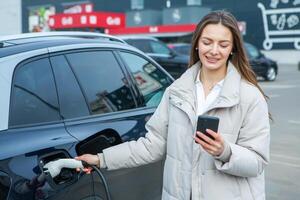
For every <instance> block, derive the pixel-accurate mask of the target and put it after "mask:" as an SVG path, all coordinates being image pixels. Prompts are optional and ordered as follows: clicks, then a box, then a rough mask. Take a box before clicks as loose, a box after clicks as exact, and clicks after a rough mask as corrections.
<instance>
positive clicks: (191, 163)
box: [77, 11, 270, 200]
mask: <svg viewBox="0 0 300 200" xmlns="http://www.w3.org/2000/svg"><path fill="white" fill-rule="evenodd" d="M199 115H209V116H216V117H218V118H219V119H220V124H219V130H218V133H216V132H213V131H212V130H207V132H208V133H209V134H210V135H211V136H212V137H213V138H214V140H213V139H210V138H209V137H207V136H205V135H204V134H203V133H200V132H197V133H196V134H197V136H198V137H200V138H201V139H199V138H198V137H195V136H194V135H195V132H196V123H197V117H198V116H199ZM146 128H147V130H148V133H147V134H146V136H145V137H144V138H140V139H139V140H138V141H131V142H127V143H123V144H120V145H118V146H114V147H112V148H108V149H105V150H104V151H103V154H99V155H98V156H97V155H90V154H85V155H82V156H80V157H77V159H78V160H84V161H86V162H88V163H90V164H97V165H100V166H101V167H106V168H107V169H108V170H113V169H119V168H128V167H135V166H139V165H144V164H147V163H151V162H155V161H157V160H159V159H162V158H163V157H164V155H165V154H166V160H165V166H164V177H163V179H164V181H163V193H162V199H164V200H169V199H172V200H173V199H174V200H189V199H192V200H200V199H208V200H217V199H225V200H234V199H242V200H247V199H251V200H253V199H255V200H258V199H265V188H264V168H265V166H266V165H267V163H268V161H269V142H270V134H269V132H270V127H269V117H268V108H267V103H266V97H265V95H264V93H263V91H262V90H261V88H260V87H259V86H258V84H257V81H256V78H255V75H254V73H253V72H252V70H251V68H250V66H249V63H248V60H247V58H246V54H245V50H244V48H243V43H242V37H241V35H240V32H239V29H238V25H237V22H236V19H235V18H234V17H233V16H232V15H231V14H230V13H228V12H225V11H215V12H211V13H210V14H208V15H207V16H205V17H204V18H203V19H202V20H201V21H200V23H199V24H198V25H197V28H196V30H195V32H194V36H193V40H192V50H191V58H190V66H189V69H188V70H187V71H186V72H185V73H184V74H183V75H182V76H181V77H180V78H179V79H177V80H176V81H175V82H174V83H173V84H172V85H171V86H170V87H169V88H168V89H167V90H166V92H165V94H164V96H163V99H162V101H161V103H160V105H159V106H158V108H157V110H156V111H155V113H154V114H153V116H152V117H151V119H150V120H149V121H148V123H147V124H146ZM195 141H196V142H195Z"/></svg>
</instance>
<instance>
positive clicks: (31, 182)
mask: <svg viewBox="0 0 300 200" xmlns="http://www.w3.org/2000/svg"><path fill="white" fill-rule="evenodd" d="M8 127H9V128H8V129H7V130H5V131H2V132H1V134H0V148H1V151H0V188H1V190H0V191H1V192H3V193H4V192H5V196H7V199H12V200H15V199H28V200H29V199H70V196H69V197H68V195H65V194H66V193H68V192H69V193H70V192H71V193H72V192H74V190H73V191H72V188H69V186H70V185H72V184H74V185H78V184H80V181H81V180H83V179H81V180H79V181H78V177H77V174H76V172H75V171H74V170H64V171H63V172H62V174H61V175H59V176H57V177H56V178H55V179H54V180H53V179H51V178H49V176H47V175H45V174H44V173H43V170H42V167H43V165H44V163H46V162H49V161H51V160H55V159H59V158H68V157H72V156H74V154H73V153H71V152H70V151H69V149H71V148H72V146H73V145H74V143H75V142H76V141H77V140H76V139H75V138H74V137H72V136H71V135H70V134H68V133H67V132H66V130H65V127H64V123H63V121H62V117H61V114H60V110H59V102H58V99H57V92H56V86H55V81H54V77H53V73H52V68H51V65H50V62H49V59H48V56H42V57H36V58H34V59H29V60H26V61H25V62H23V63H21V64H19V65H18V66H17V67H16V70H15V72H14V77H13V82H12V92H11V103H10V114H9V124H8ZM91 193H92V187H91V186H90V185H86V186H85V187H84V189H83V190H82V191H81V193H79V194H78V196H79V197H81V198H84V197H88V196H89V195H90V194H91ZM0 196H1V195H0ZM3 196H4V195H3ZM5 198H6V197H5ZM2 199H3V198H2Z"/></svg>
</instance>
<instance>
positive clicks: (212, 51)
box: [210, 44, 219, 55]
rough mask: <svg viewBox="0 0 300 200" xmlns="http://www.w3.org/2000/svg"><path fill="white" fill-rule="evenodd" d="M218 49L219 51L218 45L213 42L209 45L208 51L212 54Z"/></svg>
mask: <svg viewBox="0 0 300 200" xmlns="http://www.w3.org/2000/svg"><path fill="white" fill-rule="evenodd" d="M218 51H219V47H218V45H217V44H213V45H212V46H211V50H210V52H211V53H212V54H213V55H215V54H217V53H218Z"/></svg>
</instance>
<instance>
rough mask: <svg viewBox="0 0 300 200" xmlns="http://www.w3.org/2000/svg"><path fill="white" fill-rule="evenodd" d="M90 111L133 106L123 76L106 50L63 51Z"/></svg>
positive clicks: (98, 111) (123, 108)
mask: <svg viewBox="0 0 300 200" xmlns="http://www.w3.org/2000/svg"><path fill="white" fill-rule="evenodd" d="M66 57H67V59H68V61H69V63H70V65H71V67H72V68H73V70H74V72H75V76H76V77H77V79H78V80H79V83H80V85H81V87H82V89H83V91H84V93H85V96H86V98H87V101H88V104H89V107H90V110H91V112H92V114H102V113H109V112H114V111H120V110H126V109H131V108H135V107H136V105H135V101H134V99H133V96H132V93H131V90H130V88H129V85H128V82H127V79H126V78H125V77H124V74H123V73H122V70H121V69H120V66H119V64H118V62H117V61H116V59H115V57H114V55H113V53H112V52H110V51H90V52H78V53H71V54H66Z"/></svg>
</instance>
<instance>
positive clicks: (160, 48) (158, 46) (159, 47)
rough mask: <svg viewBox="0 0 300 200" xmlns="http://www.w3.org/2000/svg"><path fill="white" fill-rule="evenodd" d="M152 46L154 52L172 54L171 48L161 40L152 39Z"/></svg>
mask: <svg viewBox="0 0 300 200" xmlns="http://www.w3.org/2000/svg"><path fill="white" fill-rule="evenodd" d="M150 45H151V48H152V52H153V53H157V54H167V55H169V54H171V52H170V50H169V49H168V47H167V46H165V45H163V44H162V43H160V42H157V41H151V42H150Z"/></svg>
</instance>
